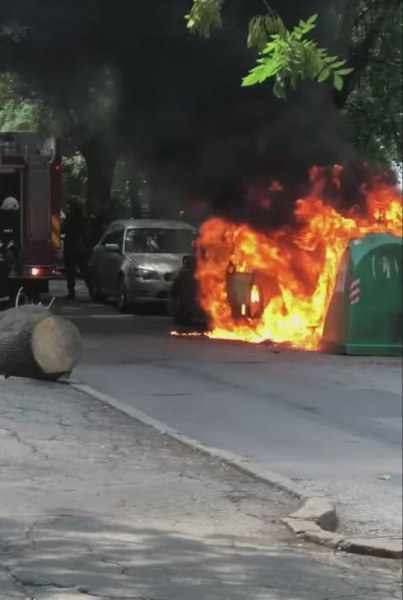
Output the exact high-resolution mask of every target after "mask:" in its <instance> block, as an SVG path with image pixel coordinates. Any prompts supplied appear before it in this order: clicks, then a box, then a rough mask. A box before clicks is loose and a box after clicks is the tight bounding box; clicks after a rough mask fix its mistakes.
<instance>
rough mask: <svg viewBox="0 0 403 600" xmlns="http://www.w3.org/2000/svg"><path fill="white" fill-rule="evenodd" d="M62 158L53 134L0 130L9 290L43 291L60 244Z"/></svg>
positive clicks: (0, 219)
mask: <svg viewBox="0 0 403 600" xmlns="http://www.w3.org/2000/svg"><path fill="white" fill-rule="evenodd" d="M60 208H61V161H60V156H59V152H58V147H57V143H56V140H55V139H54V138H44V137H41V136H39V135H38V134H35V133H0V237H1V235H2V232H3V238H4V237H6V238H7V239H6V240H4V239H3V240H1V239H0V243H2V244H3V247H4V244H8V245H9V246H12V248H11V250H12V252H11V254H12V256H13V257H14V258H13V260H12V261H11V272H10V283H11V288H12V291H13V290H14V291H15V290H17V289H18V288H20V287H23V288H24V293H25V294H26V295H27V296H31V297H33V296H36V295H37V294H39V293H41V292H45V291H47V289H48V286H49V280H50V279H51V278H52V277H54V276H55V275H56V270H55V266H54V265H55V255H56V252H57V249H58V248H59V247H60Z"/></svg>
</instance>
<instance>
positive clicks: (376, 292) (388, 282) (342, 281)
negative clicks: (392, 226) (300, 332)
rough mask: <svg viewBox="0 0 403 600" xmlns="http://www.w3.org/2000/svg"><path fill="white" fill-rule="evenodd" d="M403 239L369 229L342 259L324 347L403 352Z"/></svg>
mask: <svg viewBox="0 0 403 600" xmlns="http://www.w3.org/2000/svg"><path fill="white" fill-rule="evenodd" d="M402 301H403V300H402V238H401V237H395V236H393V235H389V234H370V235H368V236H366V237H365V238H363V239H360V240H354V241H352V242H351V243H350V245H349V247H348V249H347V250H346V252H345V254H344V257H343V259H342V261H341V265H340V269H339V273H338V277H337V281H336V286H335V291H334V295H333V298H332V301H331V303H330V307H329V310H328V314H327V317H326V321H325V327H324V333H323V340H322V341H323V344H322V345H323V348H324V349H325V350H329V351H331V352H336V353H339V354H350V355H367V356H368V355H371V356H400V355H402Z"/></svg>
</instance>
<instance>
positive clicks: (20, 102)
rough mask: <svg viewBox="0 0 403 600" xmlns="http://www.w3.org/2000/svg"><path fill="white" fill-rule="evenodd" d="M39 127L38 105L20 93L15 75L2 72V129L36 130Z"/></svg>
mask: <svg viewBox="0 0 403 600" xmlns="http://www.w3.org/2000/svg"><path fill="white" fill-rule="evenodd" d="M37 127H38V105H37V104H36V103H35V102H32V101H30V100H28V99H26V98H24V97H22V96H21V95H20V94H19V92H18V86H17V84H16V79H15V77H13V76H12V75H11V74H10V73H3V74H0V131H1V132H8V131H35V130H36V129H37Z"/></svg>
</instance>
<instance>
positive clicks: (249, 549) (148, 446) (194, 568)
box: [0, 379, 401, 600]
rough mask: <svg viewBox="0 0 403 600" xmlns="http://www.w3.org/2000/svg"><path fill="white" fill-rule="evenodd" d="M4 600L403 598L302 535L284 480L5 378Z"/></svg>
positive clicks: (41, 386)
mask: <svg viewBox="0 0 403 600" xmlns="http://www.w3.org/2000/svg"><path fill="white" fill-rule="evenodd" d="M0 477H1V479H0V481H1V485H0V600H13V599H15V598H18V599H27V598H30V599H35V600H84V599H85V598H88V599H90V600H94V599H101V598H102V599H107V600H122V599H125V600H129V599H130V600H325V599H327V600H333V599H336V598H338V599H339V600H341V599H343V598H345V599H347V598H352V597H354V598H355V599H359V598H365V599H366V600H386V599H390V600H392V599H398V598H400V597H401V588H400V586H399V583H398V574H397V570H398V568H399V565H396V563H393V564H390V563H389V562H388V563H387V564H386V563H383V562H381V561H375V560H369V559H362V560H359V559H357V558H354V557H351V556H348V557H346V556H338V555H334V554H332V553H330V552H329V551H327V550H322V549H320V548H318V547H310V546H308V545H306V544H302V543H300V542H299V540H298V539H297V538H295V537H293V536H292V535H291V534H290V533H289V532H288V531H287V530H286V529H285V527H284V526H282V525H281V524H280V519H281V518H282V517H285V516H287V515H288V514H289V513H290V512H292V511H293V510H294V509H295V508H296V504H295V502H294V501H293V500H292V499H291V498H289V497H287V496H286V495H285V494H284V493H282V492H279V491H278V490H276V489H275V488H270V487H268V486H266V485H264V484H261V483H259V482H256V481H254V480H251V479H249V478H248V477H246V476H244V475H241V474H240V473H239V472H237V471H234V470H233V469H232V468H230V467H228V466H225V465H222V464H220V463H214V462H212V461H211V460H209V459H207V458H205V457H204V456H201V455H198V454H196V453H193V452H191V451H190V450H189V449H186V448H184V447H183V446H181V445H180V444H178V443H177V442H174V441H172V440H170V439H169V438H165V437H162V436H160V435H159V434H157V433H156V432H155V431H154V430H152V429H149V428H147V427H145V426H144V425H141V424H140V423H138V422H137V421H134V420H130V419H128V418H127V417H125V416H123V415H121V414H120V413H118V412H116V411H114V410H113V409H111V408H109V407H106V406H104V405H103V404H101V403H98V402H97V401H94V400H92V399H91V398H89V397H87V396H85V395H81V394H79V393H78V392H76V391H74V390H73V389H71V388H70V387H68V386H65V385H49V384H46V383H37V382H29V381H22V380H15V379H10V380H7V381H4V380H2V379H0Z"/></svg>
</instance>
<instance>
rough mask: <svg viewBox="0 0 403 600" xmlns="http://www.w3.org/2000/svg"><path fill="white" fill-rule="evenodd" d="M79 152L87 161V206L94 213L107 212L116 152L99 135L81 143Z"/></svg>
mask: <svg viewBox="0 0 403 600" xmlns="http://www.w3.org/2000/svg"><path fill="white" fill-rule="evenodd" d="M80 152H81V153H82V155H83V156H84V158H85V161H86V163H87V193H86V197H87V198H86V199H87V208H88V210H89V212H91V213H94V214H96V215H99V214H101V215H103V214H106V215H107V213H108V209H109V205H110V200H111V190H112V183H113V177H114V174H115V167H116V162H117V159H118V152H117V150H116V147H115V144H114V143H113V142H110V141H108V140H107V139H104V138H103V137H101V136H98V137H94V138H92V139H91V140H89V141H87V142H85V143H83V144H82V145H81V147H80Z"/></svg>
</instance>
